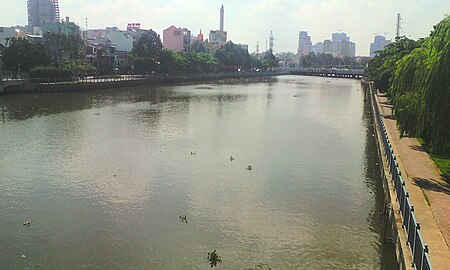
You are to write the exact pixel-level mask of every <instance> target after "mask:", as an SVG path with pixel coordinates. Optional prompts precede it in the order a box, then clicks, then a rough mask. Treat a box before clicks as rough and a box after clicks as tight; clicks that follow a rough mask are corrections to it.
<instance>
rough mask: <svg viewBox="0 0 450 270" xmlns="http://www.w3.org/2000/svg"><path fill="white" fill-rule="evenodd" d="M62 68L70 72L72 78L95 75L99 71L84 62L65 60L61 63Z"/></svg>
mask: <svg viewBox="0 0 450 270" xmlns="http://www.w3.org/2000/svg"><path fill="white" fill-rule="evenodd" d="M60 66H61V68H63V69H67V70H70V71H71V72H72V76H78V77H81V76H86V75H94V74H95V73H96V71H97V69H96V68H95V67H93V66H92V65H91V64H89V63H87V62H86V61H84V60H65V61H63V62H62V63H61V65H60Z"/></svg>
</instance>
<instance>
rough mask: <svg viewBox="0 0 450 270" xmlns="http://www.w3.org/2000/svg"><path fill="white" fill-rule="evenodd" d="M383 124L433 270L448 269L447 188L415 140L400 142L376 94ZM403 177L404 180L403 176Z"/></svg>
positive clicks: (389, 108)
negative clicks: (426, 246) (419, 226)
mask: <svg viewBox="0 0 450 270" xmlns="http://www.w3.org/2000/svg"><path fill="white" fill-rule="evenodd" d="M377 98H378V102H379V104H380V106H381V108H382V113H383V116H384V119H383V121H384V124H385V126H386V129H387V131H388V133H389V138H390V141H391V144H392V147H393V149H394V153H395V155H396V156H397V161H398V162H399V166H400V169H401V171H402V175H403V176H404V177H403V180H405V182H406V190H407V191H408V192H409V194H410V201H411V204H412V205H413V206H414V209H415V214H416V218H417V220H418V222H420V224H421V232H422V236H423V238H424V241H425V243H426V244H428V246H429V249H430V251H429V255H430V258H431V263H432V264H433V267H434V269H435V270H449V269H450V185H449V184H448V183H447V182H445V180H444V179H442V177H441V175H440V173H439V171H438V169H437V168H436V166H435V165H434V163H433V161H432V160H431V158H430V157H429V155H428V154H427V153H426V152H425V151H424V150H423V148H422V147H421V145H420V144H419V142H418V141H417V140H416V139H415V138H407V137H403V138H401V139H400V136H399V132H398V130H397V122H396V121H395V119H393V117H392V106H391V105H390V104H388V100H387V98H386V97H385V96H383V95H382V94H378V95H377ZM405 176H406V177H405Z"/></svg>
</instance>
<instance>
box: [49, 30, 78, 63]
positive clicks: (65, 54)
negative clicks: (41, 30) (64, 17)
mask: <svg viewBox="0 0 450 270" xmlns="http://www.w3.org/2000/svg"><path fill="white" fill-rule="evenodd" d="M43 40H44V46H45V48H46V49H47V52H48V54H49V56H50V58H51V59H52V61H53V62H55V63H59V62H60V61H61V59H72V60H76V59H79V58H80V50H81V45H82V40H81V37H80V36H79V35H75V36H66V35H64V34H61V33H53V32H48V33H46V34H44V36H43Z"/></svg>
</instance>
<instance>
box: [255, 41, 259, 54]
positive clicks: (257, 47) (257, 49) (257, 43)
mask: <svg viewBox="0 0 450 270" xmlns="http://www.w3.org/2000/svg"><path fill="white" fill-rule="evenodd" d="M258 55H259V41H257V42H256V56H258Z"/></svg>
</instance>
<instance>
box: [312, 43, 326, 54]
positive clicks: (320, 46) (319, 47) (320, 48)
mask: <svg viewBox="0 0 450 270" xmlns="http://www.w3.org/2000/svg"><path fill="white" fill-rule="evenodd" d="M312 51H313V52H314V53H315V54H318V53H323V42H317V43H316V44H314V46H313V49H312Z"/></svg>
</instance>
